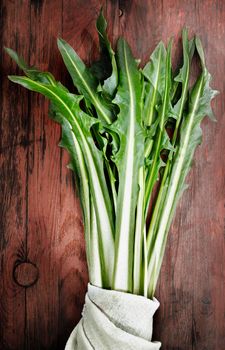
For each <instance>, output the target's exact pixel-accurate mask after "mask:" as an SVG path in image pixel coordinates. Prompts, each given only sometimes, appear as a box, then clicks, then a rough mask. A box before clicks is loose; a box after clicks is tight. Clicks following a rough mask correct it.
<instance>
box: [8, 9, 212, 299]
mask: <svg viewBox="0 0 225 350" xmlns="http://www.w3.org/2000/svg"><path fill="white" fill-rule="evenodd" d="M106 28H107V23H106V20H105V18H104V16H103V14H102V12H101V13H100V15H99V17H98V20H97V30H98V34H99V43H100V59H99V60H98V61H97V62H94V63H93V64H92V66H91V67H90V68H88V67H86V65H85V64H84V62H83V61H82V60H81V59H80V58H79V56H78V55H77V53H76V52H75V51H74V50H73V48H72V47H71V46H70V45H69V44H68V43H66V42H65V41H64V40H62V39H58V48H59V50H60V53H61V55H62V58H63V60H64V63H65V65H66V67H67V69H68V71H69V73H70V75H71V78H72V80H73V83H74V85H75V87H76V88H77V91H78V94H72V93H70V92H69V91H68V90H67V88H66V87H65V86H63V85H62V84H61V83H60V82H57V81H56V80H55V78H54V77H53V75H52V74H51V73H49V72H41V71H39V70H38V69H37V68H35V67H29V66H28V65H27V64H26V63H25V62H24V60H23V59H22V58H21V57H19V56H18V55H17V54H16V52H14V51H13V50H11V49H6V51H7V52H8V54H9V55H10V56H11V57H12V59H14V61H15V62H16V63H17V64H18V66H19V67H20V68H21V69H22V70H23V71H24V73H25V75H26V76H9V79H10V80H11V81H13V82H15V83H18V84H20V85H22V86H24V87H26V88H27V89H29V90H32V91H36V92H39V93H41V94H42V95H44V96H46V97H47V98H48V99H49V100H50V101H51V106H50V117H51V118H52V119H53V120H54V121H55V122H57V123H59V124H60V125H61V128H62V139H61V142H60V146H61V147H64V148H65V149H66V150H67V151H68V152H69V154H70V158H71V161H70V164H69V167H70V168H71V169H72V171H73V172H74V173H75V175H76V182H77V186H78V189H79V195H80V201H81V205H82V210H83V218H84V226H85V241H86V253H87V261H88V269H89V278H90V282H91V283H92V284H93V285H96V286H99V287H103V288H112V289H116V290H122V291H125V292H130V293H135V294H140V295H144V296H146V297H149V298H152V297H153V296H154V293H155V288H156V283H157V279H158V276H159V272H160V267H161V263H162V259H163V255H164V251H165V247H166V240H167V236H168V231H169V228H170V224H171V221H172V218H173V215H174V211H175V209H176V205H177V203H178V200H179V198H180V196H181V194H182V193H183V191H184V190H185V188H186V187H187V186H186V185H185V178H186V176H187V174H188V172H189V170H190V168H191V162H192V159H193V156H194V151H195V149H196V147H197V146H198V145H199V144H200V143H201V137H202V131H201V127H200V123H201V121H202V119H203V118H204V117H205V116H206V115H208V116H209V117H210V118H211V119H213V120H214V117H213V113H212V110H211V106H210V102H211V100H212V98H214V96H215V95H216V94H217V91H214V90H212V89H211V88H210V86H209V83H210V79H211V76H210V74H209V72H208V71H207V68H206V65H205V58H204V53H203V48H202V45H201V42H200V39H199V38H197V37H196V38H193V39H191V40H188V32H187V30H186V29H184V30H183V33H182V45H183V64H182V67H181V68H180V70H179V73H178V75H176V76H174V73H173V71H172V64H171V50H172V42H171V41H170V42H169V44H168V46H167V47H165V46H164V44H163V43H162V42H160V43H159V44H158V46H157V47H156V49H155V50H154V52H153V53H152V55H151V56H150V60H149V62H147V64H146V65H145V67H144V68H143V69H141V68H140V67H139V66H138V61H137V60H135V58H134V57H133V56H132V52H131V49H130V47H129V45H128V43H127V42H126V41H125V40H124V39H122V38H120V39H119V40H118V44H117V49H116V53H114V51H113V49H112V47H111V44H110V41H109V39H108V37H107V33H106ZM195 51H196V52H197V55H198V58H199V61H200V63H201V73H200V75H199V77H198V78H197V79H196V82H195V83H194V85H193V87H190V75H191V64H192V57H193V54H194V52H195ZM169 128H170V129H171V128H172V133H171V132H170V133H169V132H168V129H169ZM170 131H171V130H170ZM171 135H172V136H171ZM150 203H151V212H150V216H149V219H148V208H149V204H150Z"/></svg>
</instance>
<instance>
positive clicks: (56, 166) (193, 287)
mask: <svg viewBox="0 0 225 350" xmlns="http://www.w3.org/2000/svg"><path fill="white" fill-rule="evenodd" d="M102 5H104V7H105V13H106V16H107V18H108V22H109V35H110V38H111V39H112V41H113V43H114V44H115V43H116V40H117V38H118V36H119V35H124V36H125V37H126V38H127V40H128V41H129V43H130V45H131V46H132V49H133V51H134V54H135V56H136V57H139V58H141V59H142V60H144V61H146V60H147V58H148V57H149V55H150V53H151V51H152V50H153V48H154V47H155V45H156V44H157V43H158V41H159V40H160V39H163V40H164V41H165V42H167V41H168V38H169V36H171V35H173V36H174V44H175V45H174V51H173V58H174V62H179V61H180V58H181V56H180V53H181V49H180V33H181V28H182V27H183V26H184V25H186V26H187V27H188V28H189V29H190V33H192V34H193V33H197V34H198V35H199V36H200V37H201V39H202V41H203V45H204V48H205V51H206V57H207V66H208V68H209V71H210V72H211V74H212V76H213V82H212V85H213V87H215V88H216V89H218V90H219V91H220V95H219V96H218V97H217V98H216V100H215V101H214V103H213V106H214V111H215V114H216V116H217V120H218V122H217V123H211V122H209V121H208V120H206V121H204V123H203V131H204V137H203V144H202V146H201V147H200V148H199V149H198V150H197V152H196V155H195V162H194V166H193V169H192V171H191V173H190V175H189V177H188V181H187V182H188V183H189V185H190V187H189V190H187V191H186V193H185V194H184V196H183V198H182V200H181V201H180V203H179V207H178V210H177V212H176V218H175V220H174V221H173V224H172V228H171V232H170V236H169V240H168V246H167V251H166V257H165V259H164V262H163V266H162V271H161V275H160V281H159V284H158V288H157V293H156V297H157V298H158V299H159V300H160V302H161V307H160V310H159V311H158V313H157V316H156V317H155V324H154V329H155V332H154V338H155V339H157V340H160V341H162V343H163V346H162V349H163V350H191V349H193V350H223V349H225V297H224V296H225V283H224V281H225V269H224V266H225V181H224V179H225V156H224V149H225V115H224V114H225V113H224V111H225V109H224V101H225V40H224V38H225V2H224V1H222V0H220V1H219V0H217V1H215V0H196V1H194V0H189V1H188V0H183V1H179V0H167V1H165V0H164V1H162V0H161V1H156V0H151V1H150V0H149V1H144V0H135V1H131V0H130V1H128V0H120V1H119V0H111V1H110V0H108V1H106V0H105V1H97V0H90V1H80V0H60V1H58V0H48V1H47V0H36V1H35V0H30V1H28V0H25V1H19V0H16V1H7V0H2V2H1V5H0V6H1V25H0V44H1V79H2V90H1V92H0V94H1V101H2V104H1V137H0V141H1V144H0V152H1V158H0V164H1V174H0V191H1V206H0V215H1V226H0V227H1V230H0V257H1V260H0V350H20V349H21V350H22V349H24V350H30V349H32V350H39V349H43V350H49V349H57V350H61V349H63V348H64V345H65V342H66V339H67V337H68V335H69V333H70V331H71V330H72V328H73V326H74V325H75V324H76V323H77V322H78V320H79V319H80V315H81V310H82V305H83V302H84V294H85V291H86V285H87V280H88V279H87V269H86V262H85V244H84V239H83V225H82V216H81V211H80V205H79V200H78V198H77V195H76V188H75V183H74V180H73V177H72V175H71V172H70V171H69V170H68V169H67V168H66V164H67V162H68V157H67V155H66V153H65V152H64V151H62V150H60V149H59V148H58V147H57V144H58V141H59V139H60V129H59V127H58V126H57V125H55V124H54V123H53V122H52V121H51V120H49V119H48V103H47V102H46V101H45V100H44V98H42V97H41V96H38V95H36V94H33V93H29V92H27V91H26V90H24V89H22V88H20V87H18V86H16V85H13V84H12V83H10V82H8V80H7V74H9V73H10V74H11V73H14V72H17V73H18V70H17V68H16V67H15V65H14V64H13V63H12V61H11V60H10V59H9V57H7V55H6V54H5V53H3V51H2V47H3V46H4V45H5V46H9V47H12V48H14V49H16V50H17V51H18V52H20V54H22V55H23V56H24V57H25V59H27V60H28V61H30V63H31V64H34V63H35V64H36V65H38V66H39V67H41V68H42V69H46V70H50V71H51V72H53V74H55V76H56V77H57V79H59V80H62V81H63V82H64V83H65V84H67V86H68V87H71V88H72V84H71V80H70V78H69V76H68V73H67V72H66V70H65V68H64V66H63V63H62V60H61V58H60V55H59V53H58V51H57V47H56V38H57V37H58V36H62V37H63V38H64V39H65V40H67V41H68V42H69V43H70V44H71V45H73V46H74V48H75V49H76V51H77V52H78V54H79V55H80V56H81V57H82V58H83V59H84V60H85V62H87V63H89V62H90V61H91V60H92V59H93V58H95V57H97V54H98V49H97V35H96V31H95V20H96V18H97V15H98V12H99V9H100V7H101V6H102ZM24 262H25V263H26V262H31V263H33V264H35V266H37V269H38V279H37V282H36V283H35V284H33V285H31V286H30V287H23V286H21V285H19V284H18V283H16V279H15V275H14V273H13V271H15V267H16V266H18V264H20V263H24ZM20 278H22V279H23V276H21V274H20Z"/></svg>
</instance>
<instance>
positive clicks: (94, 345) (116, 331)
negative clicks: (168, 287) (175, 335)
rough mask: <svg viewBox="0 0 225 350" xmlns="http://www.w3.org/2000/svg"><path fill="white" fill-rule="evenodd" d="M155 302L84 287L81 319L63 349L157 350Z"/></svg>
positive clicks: (126, 294)
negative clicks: (155, 340) (154, 335)
mask: <svg viewBox="0 0 225 350" xmlns="http://www.w3.org/2000/svg"><path fill="white" fill-rule="evenodd" d="M158 307H159V302H158V301H157V300H156V299H153V300H150V299H147V298H145V297H142V296H138V295H133V294H128V293H123V292H117V291H113V290H106V289H101V288H98V287H94V286H92V285H90V284H89V285H88V292H87V294H86V298H85V305H84V309H83V313H82V316H83V317H82V319H81V320H80V322H79V323H78V325H77V326H76V327H75V328H74V330H73V331H72V333H71V335H70V337H69V339H68V341H67V344H66V347H65V350H93V349H94V350H120V349H121V350H128V349H129V350H158V349H160V346H161V343H160V342H152V341H151V339H152V323H153V315H154V313H155V311H156V310H157V309H158Z"/></svg>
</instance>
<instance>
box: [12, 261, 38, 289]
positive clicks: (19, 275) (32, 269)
mask: <svg viewBox="0 0 225 350" xmlns="http://www.w3.org/2000/svg"><path fill="white" fill-rule="evenodd" d="M13 277H14V280H15V282H16V283H17V284H18V285H19V286H21V287H31V286H33V285H34V284H35V283H36V282H37V280H38V277H39V271H38V268H37V266H36V265H35V264H33V263H31V262H22V263H19V264H18V265H16V266H15V268H14V271H13Z"/></svg>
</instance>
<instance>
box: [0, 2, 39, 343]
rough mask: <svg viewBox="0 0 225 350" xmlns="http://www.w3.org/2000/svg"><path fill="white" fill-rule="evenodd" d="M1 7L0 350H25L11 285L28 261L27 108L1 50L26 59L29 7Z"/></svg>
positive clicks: (20, 297) (20, 311) (15, 288)
mask: <svg viewBox="0 0 225 350" xmlns="http://www.w3.org/2000/svg"><path fill="white" fill-rule="evenodd" d="M0 6H1V31H0V36H1V39H0V45H1V67H2V72H1V78H2V79H1V80H2V84H1V111H0V113H1V131H0V135H1V138H0V142H1V143H0V169H1V171H0V173H1V176H0V192H1V195H0V196H1V206H0V223H1V225H0V227H1V229H0V259H1V260H0V261H1V263H0V281H1V282H0V349H2V350H4V349H22V348H23V346H24V330H25V326H26V314H25V289H24V288H23V287H22V288H21V286H19V285H18V284H17V283H16V281H15V279H14V277H13V271H14V268H15V266H16V265H17V264H18V263H20V262H21V261H25V260H26V258H27V252H26V223H27V201H26V198H27V188H26V184H27V146H28V144H29V143H30V142H33V140H30V139H28V137H27V132H28V105H27V103H23V101H24V100H26V99H27V92H26V91H24V89H20V88H19V87H18V86H13V84H11V83H10V82H9V81H8V79H7V74H9V72H13V71H14V72H15V65H13V64H12V61H11V59H10V58H9V57H8V56H7V55H6V54H5V53H4V52H3V46H4V45H5V46H9V47H14V48H15V49H20V52H21V54H23V55H24V57H26V58H27V57H28V47H27V46H26V37H27V30H28V28H29V7H28V6H27V4H24V6H23V8H17V7H15V6H14V4H13V3H11V2H10V3H9V2H7V1H2V2H1V5H0ZM22 17H24V20H23V23H21V18H22ZM18 32H20V35H19V36H18ZM18 325H19V326H18Z"/></svg>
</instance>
